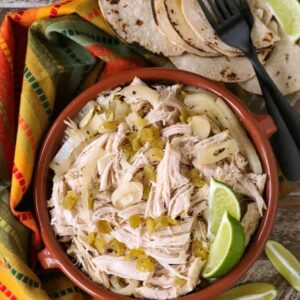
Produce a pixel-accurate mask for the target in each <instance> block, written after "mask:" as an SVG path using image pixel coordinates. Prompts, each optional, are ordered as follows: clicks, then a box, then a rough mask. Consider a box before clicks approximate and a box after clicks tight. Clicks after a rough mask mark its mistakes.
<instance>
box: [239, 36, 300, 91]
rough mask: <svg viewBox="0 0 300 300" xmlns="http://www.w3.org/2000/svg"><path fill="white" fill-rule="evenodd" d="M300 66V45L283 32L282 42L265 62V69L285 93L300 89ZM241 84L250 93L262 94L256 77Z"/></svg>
mask: <svg viewBox="0 0 300 300" xmlns="http://www.w3.org/2000/svg"><path fill="white" fill-rule="evenodd" d="M299 66H300V46H299V45H296V44H292V43H291V42H290V40H289V38H288V37H287V36H285V35H284V34H283V33H282V36H281V40H280V42H279V43H278V44H277V46H276V47H275V49H274V51H273V53H272V55H271V57H270V58H269V60H268V62H267V63H266V64H265V69H266V71H267V72H268V73H269V75H270V76H271V78H272V79H273V80H274V82H275V84H276V85H277V86H278V88H279V89H280V90H281V92H282V94H283V95H288V94H292V93H295V92H298V91H300V73H299ZM240 85H241V87H242V88H243V89H245V90H246V91H248V92H250V93H253V94H260V95H261V94H262V92H261V89H260V87H259V84H258V81H257V79H256V77H254V78H252V79H251V80H248V81H246V82H245V83H241V84H240Z"/></svg>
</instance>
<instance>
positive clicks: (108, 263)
mask: <svg viewBox="0 0 300 300" xmlns="http://www.w3.org/2000/svg"><path fill="white" fill-rule="evenodd" d="M92 262H93V264H94V265H95V266H96V267H97V269H98V270H100V271H102V272H105V273H107V274H110V275H116V276H119V277H121V278H126V279H133V280H142V281H145V280H148V279H149V277H150V276H151V272H141V271H139V270H138V269H137V268H136V267H135V261H132V260H125V259H124V258H123V257H117V256H110V255H101V256H97V257H95V258H93V259H92Z"/></svg>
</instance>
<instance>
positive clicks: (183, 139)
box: [171, 136, 200, 165]
mask: <svg viewBox="0 0 300 300" xmlns="http://www.w3.org/2000/svg"><path fill="white" fill-rule="evenodd" d="M199 141H200V139H199V138H198V137H195V136H175V137H173V138H172V140H171V145H172V146H173V147H174V149H175V150H176V151H178V152H180V153H181V161H182V163H185V164H188V165H189V164H190V160H191V159H192V158H194V154H193V149H194V146H195V145H196V144H197V143H198V142H199Z"/></svg>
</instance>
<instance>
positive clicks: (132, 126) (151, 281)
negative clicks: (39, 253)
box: [48, 78, 267, 299]
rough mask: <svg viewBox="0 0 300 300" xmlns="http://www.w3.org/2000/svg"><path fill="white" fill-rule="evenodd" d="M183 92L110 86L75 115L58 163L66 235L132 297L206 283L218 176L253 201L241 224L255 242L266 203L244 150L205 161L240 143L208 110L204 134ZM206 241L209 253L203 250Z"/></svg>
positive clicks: (56, 208) (79, 256)
mask: <svg viewBox="0 0 300 300" xmlns="http://www.w3.org/2000/svg"><path fill="white" fill-rule="evenodd" d="M182 89H183V87H182V86H181V85H173V86H164V85H154V86H152V87H149V86H147V85H146V84H145V83H144V82H142V81H141V80H140V79H138V78H135V79H134V80H133V82H132V83H131V84H130V85H129V86H127V87H124V88H116V89H114V90H111V91H105V92H102V93H101V94H100V95H99V96H98V98H97V101H90V102H88V103H87V105H86V106H85V107H84V108H83V109H82V111H80V113H79V114H78V116H77V117H75V118H74V120H68V121H66V124H67V130H66V134H65V137H64V140H63V144H62V147H61V149H60V150H59V151H58V153H57V154H56V156H55V157H54V159H53V161H52V163H51V165H50V166H51V168H52V169H53V170H54V172H55V176H54V178H53V186H52V195H51V198H50V199H49V201H48V207H49V212H50V216H51V225H52V226H53V229H54V231H55V233H56V235H57V237H58V239H59V241H60V242H62V243H65V245H66V247H67V248H68V249H67V253H68V255H70V256H71V257H72V258H73V260H74V262H75V264H76V265H77V266H78V267H79V268H81V269H82V271H83V272H85V273H86V274H88V275H89V276H90V278H91V279H92V280H93V281H95V282H97V283H99V284H101V285H103V286H104V287H106V288H107V289H110V290H112V291H113V292H116V293H120V294H122V295H126V296H135V297H140V298H149V299H171V298H176V297H178V296H180V295H184V294H187V293H189V292H191V291H193V290H194V289H195V287H196V286H197V285H198V284H199V283H200V281H201V275H200V274H201V271H202V269H203V268H204V266H205V264H206V260H207V255H209V249H210V246H211V242H212V241H211V240H210V239H209V237H208V236H209V235H208V223H209V222H210V215H209V213H208V199H210V198H209V195H210V192H211V189H210V179H211V178H212V177H214V178H215V179H217V180H219V181H221V182H223V183H225V184H227V185H228V186H229V187H230V188H232V189H233V191H235V192H236V193H237V194H238V195H239V196H241V197H242V198H243V201H245V200H246V201H247V205H248V206H247V211H246V213H245V215H244V216H243V218H242V222H241V225H242V226H243V228H244V232H245V237H246V242H247V243H248V242H249V240H250V238H251V236H252V235H253V233H254V232H255V229H256V228H257V226H258V224H259V220H260V218H261V216H262V215H263V212H264V209H265V207H266V206H265V203H264V200H263V192H264V187H265V183H266V178H267V177H266V175H265V174H256V173H254V172H253V171H250V168H249V166H248V165H249V163H248V160H247V159H246V158H245V157H244V156H243V155H242V154H241V152H240V151H239V148H235V149H237V150H235V151H232V152H230V151H227V152H226V155H224V156H222V157H221V158H220V159H213V162H212V161H210V162H208V161H207V160H205V159H204V160H200V161H199V159H198V154H199V152H200V151H207V150H206V149H212V148H211V147H216V148H213V149H216V152H217V154H219V153H222V152H223V150H224V149H222V148H221V149H218V148H217V146H218V145H224V142H227V141H233V140H234V139H233V137H232V134H231V132H230V130H229V129H228V128H227V127H226V126H224V125H223V124H222V123H221V121H216V120H214V119H211V118H210V116H206V115H205V116H204V117H205V118H206V119H207V120H208V122H209V124H208V127H207V128H208V129H209V132H207V134H206V135H205V136H203V135H202V134H198V135H197V133H196V132H198V129H199V128H197V131H195V130H194V129H195V128H193V126H192V123H191V122H190V121H189V120H190V119H191V117H193V116H194V115H195V112H194V110H189V107H188V106H186V105H185V104H184V103H185V102H183V101H182V98H183V97H185V95H186V93H187V90H185V91H184V92H182ZM197 91H198V90H197ZM194 92H195V91H194ZM198 92H199V93H202V92H203V91H200V90H199V91H198ZM129 114H130V117H132V118H127V117H128V115H129ZM186 114H188V115H186ZM193 120H195V119H193ZM207 128H206V130H207ZM200 129H201V128H200ZM151 153H152V154H151ZM150 154H151V155H150ZM217 154H216V155H217ZM212 155H215V153H212ZM259 163H260V162H258V164H259ZM195 245H196V246H195ZM197 245H198V246H197ZM199 245H201V251H202V250H203V249H206V251H207V255H204V254H203V255H202V254H199V251H198V252H197V251H195V247H199ZM201 251H200V253H202V252H201ZM203 251H204V250H203ZM178 280H179V282H180V284H178Z"/></svg>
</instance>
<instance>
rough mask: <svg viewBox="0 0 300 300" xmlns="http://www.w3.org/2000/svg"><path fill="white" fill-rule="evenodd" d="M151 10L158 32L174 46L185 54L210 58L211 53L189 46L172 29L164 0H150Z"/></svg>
mask: <svg viewBox="0 0 300 300" xmlns="http://www.w3.org/2000/svg"><path fill="white" fill-rule="evenodd" d="M152 9H153V13H154V16H155V22H156V24H157V26H158V29H159V30H160V32H161V33H162V34H163V35H165V36H166V38H168V39H169V41H170V42H171V43H173V44H174V45H175V46H177V47H179V48H182V49H183V50H184V51H185V52H188V53H193V54H196V55H199V56H211V55H213V54H212V53H208V52H205V51H201V50H199V49H197V48H195V47H193V46H191V45H189V44H188V43H187V42H185V40H184V39H183V38H182V37H181V36H180V35H179V34H178V32H177V31H176V30H175V29H174V28H173V26H172V24H171V22H170V20H169V17H168V12H167V10H166V7H165V4H164V0H152Z"/></svg>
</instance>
